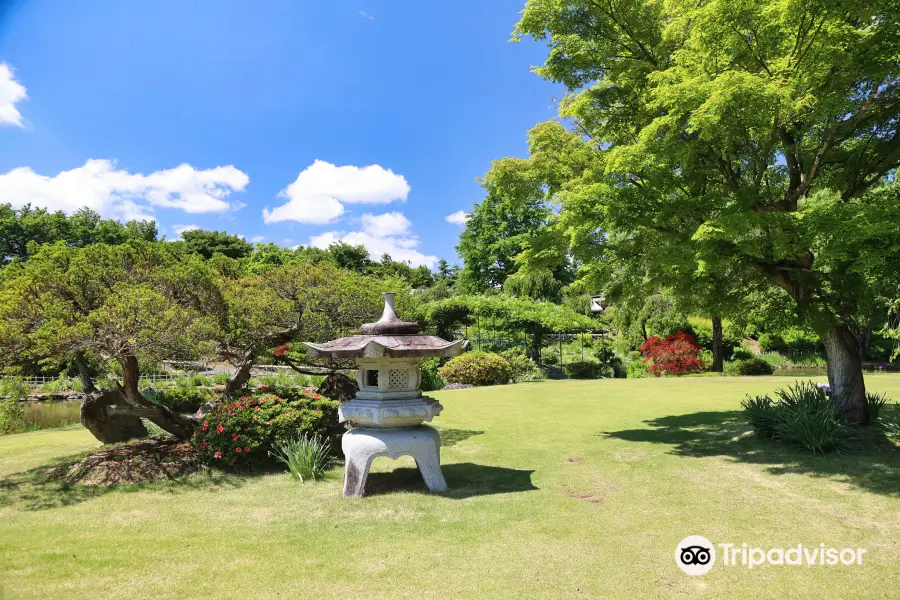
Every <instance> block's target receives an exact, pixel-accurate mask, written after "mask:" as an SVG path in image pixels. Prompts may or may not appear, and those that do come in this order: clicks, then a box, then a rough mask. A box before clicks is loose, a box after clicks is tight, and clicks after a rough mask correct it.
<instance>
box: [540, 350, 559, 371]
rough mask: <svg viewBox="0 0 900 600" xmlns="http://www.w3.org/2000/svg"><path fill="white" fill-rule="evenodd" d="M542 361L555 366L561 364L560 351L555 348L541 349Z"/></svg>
mask: <svg viewBox="0 0 900 600" xmlns="http://www.w3.org/2000/svg"><path fill="white" fill-rule="evenodd" d="M541 363H542V364H545V365H550V366H551V367H552V366H555V365H558V364H559V351H558V350H554V349H553V348H544V349H543V350H541Z"/></svg>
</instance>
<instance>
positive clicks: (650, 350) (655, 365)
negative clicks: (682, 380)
mask: <svg viewBox="0 0 900 600" xmlns="http://www.w3.org/2000/svg"><path fill="white" fill-rule="evenodd" d="M701 350H702V349H701V348H700V344H698V343H697V338H695V337H694V336H693V335H692V334H690V333H688V332H687V331H679V332H677V333H673V334H672V335H670V336H668V337H666V338H659V337H655V336H654V337H651V338H650V339H648V340H647V341H646V342H644V344H643V345H642V346H641V352H643V353H644V362H645V363H647V364H648V365H649V367H650V374H651V375H655V376H656V377H659V376H660V375H662V374H663V373H666V374H670V375H685V374H687V373H696V372H697V371H702V370H703V369H704V368H705V367H706V365H705V364H704V363H703V360H702V359H701V358H700V351H701Z"/></svg>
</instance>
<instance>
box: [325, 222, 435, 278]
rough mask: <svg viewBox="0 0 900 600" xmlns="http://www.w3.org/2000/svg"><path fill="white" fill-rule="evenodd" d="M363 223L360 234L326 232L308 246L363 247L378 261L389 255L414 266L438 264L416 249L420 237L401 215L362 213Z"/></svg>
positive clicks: (433, 257) (432, 266)
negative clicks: (382, 256) (333, 244)
mask: <svg viewBox="0 0 900 600" xmlns="http://www.w3.org/2000/svg"><path fill="white" fill-rule="evenodd" d="M362 222H363V231H351V232H349V233H347V232H343V231H326V232H325V233H322V234H319V235H314V236H312V237H311V238H309V245H310V246H313V247H315V248H328V246H330V245H331V244H332V243H334V242H345V243H347V244H352V245H354V246H356V245H359V244H362V245H363V246H365V247H366V249H367V250H368V251H369V254H370V255H372V257H373V258H374V259H375V260H378V259H380V258H381V255H382V254H390V255H391V258H392V259H394V260H396V261H403V262H406V261H409V263H410V264H412V266H414V267H418V266H420V265H425V266H427V267H429V268H434V265H435V264H436V263H437V256H430V255H425V254H423V253H422V252H419V251H418V250H416V247H417V246H418V245H419V243H420V242H419V238H418V237H417V236H415V235H414V234H412V233H411V232H410V225H411V223H410V222H409V220H408V219H407V218H406V217H405V216H403V213H398V212H393V213H385V214H381V215H371V214H365V215H363V217H362Z"/></svg>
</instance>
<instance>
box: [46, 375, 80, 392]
mask: <svg viewBox="0 0 900 600" xmlns="http://www.w3.org/2000/svg"><path fill="white" fill-rule="evenodd" d="M41 387H43V388H44V391H45V392H47V393H48V394H56V393H58V392H62V391H70V390H74V389H75V380H74V379H72V378H71V377H66V374H65V373H61V374H60V375H59V377H57V378H56V379H54V380H53V381H48V382H47V383H45V384H44V385H43V386H41Z"/></svg>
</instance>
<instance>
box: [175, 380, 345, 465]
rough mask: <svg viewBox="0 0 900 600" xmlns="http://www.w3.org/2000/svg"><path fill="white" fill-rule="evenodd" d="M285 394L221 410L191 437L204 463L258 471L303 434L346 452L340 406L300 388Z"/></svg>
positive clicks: (260, 397)
mask: <svg viewBox="0 0 900 600" xmlns="http://www.w3.org/2000/svg"><path fill="white" fill-rule="evenodd" d="M285 395H286V396H289V397H287V398H283V397H281V396H279V395H276V394H273V393H269V392H263V393H260V394H253V395H249V396H241V397H240V398H236V399H234V400H232V401H231V402H228V403H224V404H220V405H218V406H217V407H216V408H215V409H214V410H213V411H212V412H210V413H209V414H208V415H206V417H205V418H204V419H203V421H202V422H201V423H200V424H199V426H198V428H197V430H196V431H195V432H194V435H193V437H192V438H191V444H192V445H193V446H194V448H196V450H197V454H198V456H199V458H200V459H201V460H202V461H203V462H205V463H207V464H211V465H215V466H228V467H234V466H252V465H256V464H259V463H263V462H266V461H268V460H269V458H270V453H272V452H274V451H275V450H276V449H277V448H278V446H279V445H284V444H287V443H288V440H290V439H292V438H294V437H295V436H297V435H303V434H306V435H310V436H317V437H318V439H320V440H322V442H323V443H329V444H330V445H331V447H332V448H339V447H340V444H339V443H337V442H338V438H339V437H340V435H341V433H343V427H342V426H341V425H340V424H339V423H338V415H337V411H338V406H339V403H338V402H335V401H334V400H328V399H327V398H325V397H323V396H320V395H319V394H316V393H313V392H307V391H305V390H301V389H297V388H295V389H292V390H290V393H289V394H287V393H286V394H285Z"/></svg>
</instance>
